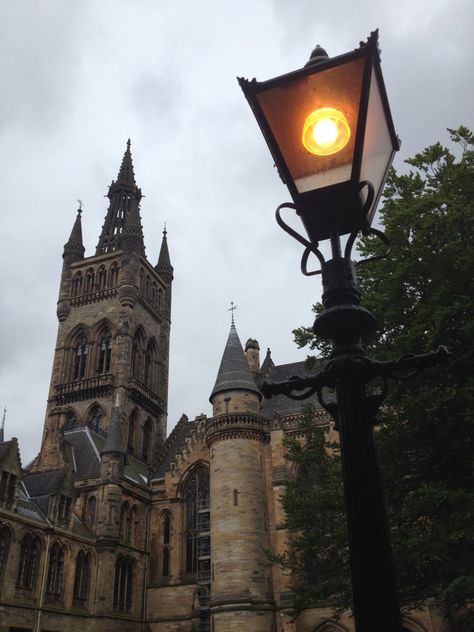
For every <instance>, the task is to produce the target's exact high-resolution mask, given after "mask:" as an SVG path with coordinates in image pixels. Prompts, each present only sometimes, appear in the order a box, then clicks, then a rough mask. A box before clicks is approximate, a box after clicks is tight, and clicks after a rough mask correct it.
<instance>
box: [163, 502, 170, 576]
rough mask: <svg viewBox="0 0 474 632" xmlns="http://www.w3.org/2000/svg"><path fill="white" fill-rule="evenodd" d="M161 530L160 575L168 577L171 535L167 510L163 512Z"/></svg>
mask: <svg viewBox="0 0 474 632" xmlns="http://www.w3.org/2000/svg"><path fill="white" fill-rule="evenodd" d="M161 530H162V536H163V541H162V551H163V556H162V564H161V575H162V577H169V575H170V535H171V518H170V514H169V512H168V511H166V512H165V513H164V514H163V518H162V521H161Z"/></svg>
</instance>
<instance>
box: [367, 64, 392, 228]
mask: <svg viewBox="0 0 474 632" xmlns="http://www.w3.org/2000/svg"><path fill="white" fill-rule="evenodd" d="M394 153H395V148H394V147H393V143H392V138H391V135H390V131H389V127H388V121H387V114H386V112H385V108H384V104H383V101H382V96H381V91H380V85H379V81H378V77H377V74H376V72H375V71H374V70H372V78H371V82H370V95H369V104H368V111H367V124H366V129H365V137H364V148H363V152H362V165H361V173H360V180H361V181H364V180H368V181H369V182H371V183H372V185H373V186H374V189H375V200H374V204H373V205H372V209H370V210H369V214H368V215H369V221H371V220H372V216H373V214H374V212H375V207H376V205H377V201H378V198H379V195H380V192H381V189H382V186H383V184H384V181H385V177H386V175H387V171H388V168H389V167H390V164H391V162H392V158H393V155H394ZM362 192H364V189H363V190H362Z"/></svg>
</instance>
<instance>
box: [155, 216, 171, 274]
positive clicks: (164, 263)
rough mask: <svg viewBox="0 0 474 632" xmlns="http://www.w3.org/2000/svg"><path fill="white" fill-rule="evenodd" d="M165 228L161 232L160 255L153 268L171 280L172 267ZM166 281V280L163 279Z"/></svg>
mask: <svg viewBox="0 0 474 632" xmlns="http://www.w3.org/2000/svg"><path fill="white" fill-rule="evenodd" d="M167 234H168V233H167V231H166V228H165V229H164V230H163V239H162V241H161V248H160V254H159V256H158V263H157V264H156V266H155V270H156V271H157V272H158V273H160V274H161V275H162V276H164V277H166V276H169V277H170V278H171V279H172V278H173V266H172V265H171V259H170V253H169V250H168V239H167V237H166V235H167ZM165 280H166V279H165Z"/></svg>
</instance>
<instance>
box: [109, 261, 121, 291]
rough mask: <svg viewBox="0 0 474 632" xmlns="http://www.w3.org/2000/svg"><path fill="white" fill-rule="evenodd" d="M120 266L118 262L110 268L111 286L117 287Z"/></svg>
mask: <svg viewBox="0 0 474 632" xmlns="http://www.w3.org/2000/svg"><path fill="white" fill-rule="evenodd" d="M118 274H119V268H118V265H117V264H116V263H113V264H112V265H111V266H110V269H109V287H115V286H116V285H117V281H118Z"/></svg>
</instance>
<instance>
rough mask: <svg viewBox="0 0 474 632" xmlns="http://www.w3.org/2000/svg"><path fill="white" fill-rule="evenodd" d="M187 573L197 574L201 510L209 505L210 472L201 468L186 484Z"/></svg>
mask: <svg viewBox="0 0 474 632" xmlns="http://www.w3.org/2000/svg"><path fill="white" fill-rule="evenodd" d="M184 498H185V504H186V532H185V539H186V573H196V572H197V563H198V547H197V539H198V538H197V535H198V528H199V520H198V519H199V509H204V508H205V507H207V506H208V505H209V470H208V469H207V468H206V467H204V466H201V467H199V468H198V469H196V470H195V471H194V472H193V474H192V475H191V477H190V478H189V480H188V482H187V484H186V490H185V494H184Z"/></svg>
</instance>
